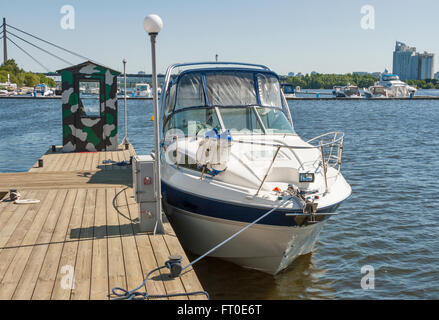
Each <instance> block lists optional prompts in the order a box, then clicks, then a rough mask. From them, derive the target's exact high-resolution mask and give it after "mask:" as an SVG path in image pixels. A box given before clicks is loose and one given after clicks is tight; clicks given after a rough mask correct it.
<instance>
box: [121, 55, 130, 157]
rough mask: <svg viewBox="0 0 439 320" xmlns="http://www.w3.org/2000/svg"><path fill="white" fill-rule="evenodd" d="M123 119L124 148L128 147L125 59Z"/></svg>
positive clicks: (124, 69)
mask: <svg viewBox="0 0 439 320" xmlns="http://www.w3.org/2000/svg"><path fill="white" fill-rule="evenodd" d="M122 62H123V86H124V89H123V120H124V128H125V135H124V137H123V140H122V144H123V145H125V149H128V146H129V142H128V134H127V72H126V64H127V60H126V59H123V60H122Z"/></svg>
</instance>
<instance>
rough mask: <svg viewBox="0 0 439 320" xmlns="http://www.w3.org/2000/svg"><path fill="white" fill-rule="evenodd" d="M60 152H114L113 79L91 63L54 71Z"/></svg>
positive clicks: (109, 71) (107, 70) (109, 72)
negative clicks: (59, 93) (59, 103)
mask: <svg viewBox="0 0 439 320" xmlns="http://www.w3.org/2000/svg"><path fill="white" fill-rule="evenodd" d="M58 73H60V74H61V81H62V129H63V130H62V131H63V151H64V152H86V151H112V150H117V145H118V142H117V76H118V75H119V74H120V72H118V71H115V70H112V69H110V68H108V67H105V66H101V65H98V64H96V63H94V62H91V61H86V62H84V63H81V64H78V65H76V66H72V67H68V68H65V69H62V70H58Z"/></svg>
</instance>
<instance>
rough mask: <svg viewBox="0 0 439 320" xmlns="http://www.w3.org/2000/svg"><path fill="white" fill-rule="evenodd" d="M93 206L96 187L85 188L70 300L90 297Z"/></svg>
mask: <svg viewBox="0 0 439 320" xmlns="http://www.w3.org/2000/svg"><path fill="white" fill-rule="evenodd" d="M95 208H96V189H87V196H86V200H85V207H84V215H83V217H82V224H81V228H80V230H79V244H78V252H77V254H76V262H75V289H74V290H72V293H71V297H70V298H71V299H72V300H88V299H89V298H90V284H91V283H90V279H91V261H92V260H91V258H92V252H93V229H94V228H93V226H94V213H95Z"/></svg>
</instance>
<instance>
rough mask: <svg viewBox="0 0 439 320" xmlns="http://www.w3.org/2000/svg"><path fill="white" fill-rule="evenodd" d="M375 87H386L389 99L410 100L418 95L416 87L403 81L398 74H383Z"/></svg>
mask: <svg viewBox="0 0 439 320" xmlns="http://www.w3.org/2000/svg"><path fill="white" fill-rule="evenodd" d="M375 85H380V86H383V87H385V88H386V92H387V96H388V97H389V98H408V97H412V96H414V95H415V93H416V88H415V87H413V86H410V85H408V84H407V83H405V82H403V81H401V80H400V79H399V76H398V75H396V74H388V73H384V74H382V75H381V77H380V80H379V81H377V82H376V83H375Z"/></svg>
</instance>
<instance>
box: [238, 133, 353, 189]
mask: <svg viewBox="0 0 439 320" xmlns="http://www.w3.org/2000/svg"><path fill="white" fill-rule="evenodd" d="M233 141H234V142H238V143H245V144H252V145H261V146H269V147H273V148H276V151H275V152H274V156H273V159H272V160H271V162H270V165H269V166H268V169H267V171H266V172H265V175H264V177H263V178H262V181H261V184H260V185H259V188H258V190H257V191H256V194H255V195H258V194H259V191H260V190H261V188H262V186H263V185H264V182H265V180H266V179H267V177H268V175H269V173H270V171H271V168H272V167H273V164H274V162H275V161H276V158H277V156H278V154H279V151H280V149H282V148H285V149H289V150H290V151H291V152H292V153H293V155H294V157H295V158H296V160H297V161H298V162H299V164H300V168H302V169H304V163H303V161H301V159H300V157H299V155H298V154H297V153H296V152H295V150H297V149H317V150H319V152H320V158H319V162H320V166H321V167H322V170H323V177H324V181H325V193H327V192H328V176H327V173H328V168H330V167H331V168H334V169H336V170H337V173H340V170H341V164H342V154H343V144H344V133H342V132H338V131H334V132H328V133H325V134H322V135H319V136H317V137H314V138H312V139H310V140H308V141H307V143H308V144H309V145H308V146H306V145H305V146H289V145H282V144H270V143H264V142H257V141H245V140H233ZM311 142H313V143H311Z"/></svg>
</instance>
